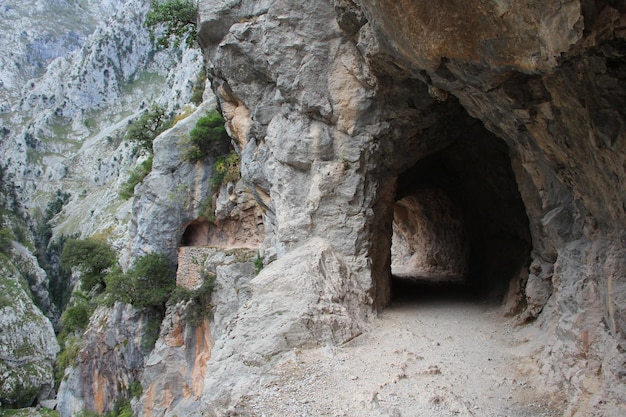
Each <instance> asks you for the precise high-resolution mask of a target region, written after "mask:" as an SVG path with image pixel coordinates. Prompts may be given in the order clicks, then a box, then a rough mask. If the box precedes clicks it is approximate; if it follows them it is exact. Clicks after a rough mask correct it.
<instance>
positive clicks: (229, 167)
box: [211, 151, 241, 192]
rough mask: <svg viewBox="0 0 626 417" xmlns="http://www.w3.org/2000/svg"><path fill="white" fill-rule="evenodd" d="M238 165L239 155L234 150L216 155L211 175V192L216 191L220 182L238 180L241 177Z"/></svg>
mask: <svg viewBox="0 0 626 417" xmlns="http://www.w3.org/2000/svg"><path fill="white" fill-rule="evenodd" d="M240 165H241V161H240V159H239V155H238V154H237V152H235V151H232V152H230V153H229V154H228V155H224V156H220V157H218V158H217V161H215V164H213V176H212V177H211V189H212V190H213V192H217V191H218V190H219V188H220V186H221V185H222V184H226V183H229V182H236V181H237V180H239V178H240V177H241V170H240Z"/></svg>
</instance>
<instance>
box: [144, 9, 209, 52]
mask: <svg viewBox="0 0 626 417" xmlns="http://www.w3.org/2000/svg"><path fill="white" fill-rule="evenodd" d="M197 18H198V6H197V5H196V3H195V2H193V1H191V0H165V1H162V0H152V1H151V2H150V11H149V12H148V15H147V16H146V26H147V27H148V28H151V29H153V30H156V28H157V26H159V25H161V24H163V25H164V26H165V30H164V33H163V34H162V35H161V36H159V37H158V38H157V46H161V47H164V48H169V47H170V43H171V42H173V43H172V45H173V46H174V47H175V48H178V47H179V46H180V44H181V42H182V41H183V40H184V41H185V43H186V44H187V47H192V46H193V44H194V43H195V41H196V23H197Z"/></svg>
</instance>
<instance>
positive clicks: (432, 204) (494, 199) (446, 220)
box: [391, 116, 531, 302]
mask: <svg viewBox="0 0 626 417" xmlns="http://www.w3.org/2000/svg"><path fill="white" fill-rule="evenodd" d="M468 117H469V116H468ZM393 216H394V218H393V237H392V247H391V273H392V280H391V296H392V301H393V300H400V299H402V300H407V299H408V300H428V299H459V298H460V299H471V300H478V301H489V302H502V300H503V297H504V295H505V294H506V292H507V290H508V287H509V283H510V282H511V280H513V279H514V278H516V277H518V276H519V275H520V274H521V273H523V271H525V270H526V269H527V266H528V264H529V259H530V249H531V238H530V232H529V227H528V218H527V216H526V211H525V208H524V204H523V202H522V199H521V196H520V194H519V191H518V187H517V182H516V180H515V176H514V174H513V171H512V168H511V161H510V159H509V155H508V148H507V146H506V144H505V143H504V142H503V141H502V140H501V139H499V138H498V137H496V136H495V135H493V134H492V133H491V132H489V131H488V130H486V129H485V128H484V127H483V125H482V123H480V122H479V121H475V123H472V124H471V125H470V128H469V129H466V130H464V132H463V134H462V135H461V136H460V137H459V138H458V139H457V140H456V141H454V142H453V143H452V145H450V146H448V147H446V148H445V149H443V150H440V151H438V152H436V153H434V154H432V155H430V156H428V157H426V158H424V159H421V160H419V161H418V162H417V163H416V164H415V165H414V166H412V167H410V168H409V169H407V170H405V171H404V172H402V173H401V174H400V175H399V176H398V179H397V192H396V197H395V203H394V210H393Z"/></svg>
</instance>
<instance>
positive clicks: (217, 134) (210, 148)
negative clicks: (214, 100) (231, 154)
mask: <svg viewBox="0 0 626 417" xmlns="http://www.w3.org/2000/svg"><path fill="white" fill-rule="evenodd" d="M229 144H230V138H229V136H228V133H226V127H225V126H224V118H223V117H222V115H221V114H219V113H218V112H217V111H216V110H211V111H210V112H208V113H207V115H206V116H203V117H201V118H199V119H198V121H197V122H196V126H195V127H194V128H193V129H192V130H191V132H189V140H188V141H187V143H184V144H183V145H184V146H185V148H186V149H184V150H183V152H182V159H183V161H189V162H192V163H194V162H198V161H201V160H203V159H204V158H206V157H208V156H209V155H215V156H217V155H223V154H225V153H226V152H227V151H228V147H229Z"/></svg>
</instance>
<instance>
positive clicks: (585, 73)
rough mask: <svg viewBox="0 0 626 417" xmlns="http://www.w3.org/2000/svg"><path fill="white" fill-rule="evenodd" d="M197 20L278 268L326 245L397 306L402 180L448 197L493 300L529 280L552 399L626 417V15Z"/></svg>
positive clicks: (551, 9) (349, 5)
mask: <svg viewBox="0 0 626 417" xmlns="http://www.w3.org/2000/svg"><path fill="white" fill-rule="evenodd" d="M202 3H203V4H202V5H201V8H200V11H201V21H202V23H201V25H200V33H199V40H200V44H201V46H202V48H203V51H204V54H205V57H206V59H207V61H208V69H209V72H210V77H211V79H212V85H213V88H214V90H215V92H216V96H217V98H218V101H219V103H220V106H221V107H222V108H223V109H224V112H225V115H226V116H227V119H228V121H229V127H230V131H231V133H232V134H233V136H235V140H236V142H237V143H238V144H240V146H241V147H242V148H243V151H242V165H243V168H242V172H243V179H244V181H247V182H248V183H249V184H250V185H251V188H252V189H253V193H254V194H255V197H256V198H257V200H258V202H259V204H260V205H262V206H263V207H266V208H267V216H266V220H267V222H268V223H269V225H268V227H267V230H268V231H269V233H268V235H267V237H266V245H267V246H268V247H270V248H271V249H270V250H271V251H274V252H275V253H276V255H277V256H278V261H277V262H279V261H280V259H281V257H283V256H284V257H288V256H290V255H292V254H294V253H297V251H298V248H299V247H300V246H301V245H303V244H305V242H310V241H311V239H314V238H316V237H321V238H323V239H324V240H325V241H326V242H327V243H328V245H330V246H331V247H332V248H333V251H336V252H337V253H340V254H341V255H342V256H343V257H345V259H346V262H347V263H348V264H349V266H350V269H351V270H352V271H354V273H355V274H356V276H357V281H358V282H359V283H360V286H359V288H361V289H362V290H363V292H364V293H367V294H371V295H372V301H373V306H374V307H376V308H382V307H384V306H385V305H386V304H387V303H388V302H389V300H390V294H391V293H390V284H389V277H390V256H389V252H390V251H389V249H390V247H391V240H392V235H393V232H392V223H393V206H394V202H395V199H397V198H399V197H402V196H404V195H405V194H406V193H408V194H411V193H413V192H415V191H413V189H412V188H411V187H410V186H407V182H409V183H410V182H411V181H413V184H414V186H416V185H415V184H417V185H420V184H421V185H422V186H426V187H435V186H439V187H443V188H444V190H445V191H446V192H447V193H448V194H451V195H452V196H453V197H455V198H459V197H460V198H461V200H460V201H461V203H459V201H456V204H460V206H461V207H462V208H463V209H464V211H465V217H464V218H463V222H464V226H465V227H467V228H468V230H469V232H468V235H469V239H470V241H471V242H470V243H471V246H470V247H471V252H470V255H469V257H470V259H469V268H470V272H469V275H472V274H474V275H476V276H478V278H476V279H477V281H475V284H476V285H477V287H479V288H482V287H487V286H489V285H491V284H490V282H492V280H494V279H496V277H498V276H499V277H501V278H499V279H503V280H502V282H501V283H499V284H497V285H496V286H494V287H493V288H492V291H493V292H492V293H489V294H490V295H489V296H488V297H492V296H496V297H497V296H498V294H503V293H504V292H505V289H506V287H507V286H508V285H509V282H508V280H509V279H517V280H518V281H515V282H519V283H520V286H519V288H520V291H521V299H522V301H521V304H519V307H523V306H524V305H528V307H527V308H528V311H527V312H526V316H527V317H535V316H538V319H539V320H538V324H537V325H540V324H539V323H546V322H549V323H550V326H551V327H549V328H550V329H554V330H552V332H551V333H550V335H551V337H550V338H549V341H548V343H547V344H546V345H544V346H537V349H538V350H540V351H543V352H544V354H543V359H542V360H543V363H544V364H545V366H546V367H550V368H551V371H550V372H546V375H547V376H548V379H549V381H550V383H552V384H563V386H566V387H568V388H567V389H568V390H572V391H571V392H572V396H571V397H570V398H571V400H572V404H573V405H572V407H573V409H575V408H579V409H581V410H591V409H593V408H594V407H596V406H598V407H600V406H599V405H598V404H599V403H598V402H597V401H599V400H597V399H598V398H602V400H601V401H602V402H603V403H602V404H603V405H602V406H601V407H600V408H599V409H600V410H605V412H606V413H607V415H614V413H615V412H616V411H615V410H617V409H619V403H620V401H621V400H622V399H623V398H620V397H621V396H620V395H616V394H615V393H616V392H617V391H619V389H622V388H623V386H624V385H623V382H620V377H619V376H618V375H620V374H619V371H618V370H617V369H616V368H615V367H614V366H613V367H611V366H609V365H608V364H607V363H605V361H609V360H610V361H615V362H611V363H617V362H620V360H618V359H616V358H617V357H618V356H620V354H617V353H615V352H618V351H619V349H618V350H616V349H617V346H619V345H623V343H624V339H623V334H624V329H623V328H622V327H623V317H624V315H625V311H624V308H625V303H624V299H623V297H622V295H623V293H624V280H623V279H622V278H620V277H624V276H625V275H624V265H623V262H622V261H620V259H623V251H624V246H623V234H624V229H625V226H626V216H625V215H624V210H622V208H623V205H624V201H625V194H624V190H623V189H622V188H621V187H619V186H617V184H621V183H622V182H623V180H624V178H623V177H624V176H625V175H626V174H625V171H624V169H623V166H622V165H623V164H622V159H623V153H624V146H623V144H624V143H625V142H624V128H623V126H624V122H623V119H624V115H623V111H622V110H623V103H622V100H621V97H622V95H623V94H622V90H623V88H622V84H621V82H622V80H623V74H622V72H621V70H620V68H622V66H623V62H624V56H626V53H625V51H624V48H623V32H622V31H621V29H620V28H622V23H621V22H622V21H623V13H624V10H623V7H622V6H621V3H620V4H619V5H612V4H611V5H608V4H604V3H602V4H601V3H599V2H578V1H574V2H567V3H564V4H558V5H555V4H552V3H550V4H548V3H546V4H538V3H536V2H526V1H522V2H517V3H507V2H498V1H495V2H491V1H489V2H488V1H482V0H476V1H474V2H471V4H468V5H464V6H463V8H462V9H460V8H459V7H458V5H455V4H452V3H449V4H448V3H446V4H433V3H429V2H421V1H419V2H413V1H401V2H397V1H376V2H374V1H369V0H362V1H340V0H337V1H333V2H330V1H321V0H320V1H311V2H306V4H302V3H301V2H292V1H271V2H262V3H256V2H248V1H242V2H232V3H228V2H211V3H210V5H209V2H202ZM253 4H254V5H255V6H253ZM257 4H258V7H257V6H256V5H257ZM468 115H469V116H471V117H473V118H476V119H479V120H480V122H482V123H479V124H478V125H479V126H478V127H477V124H476V122H475V121H472V120H473V119H471V118H470V117H469V116H468ZM482 125H484V127H486V129H487V131H488V132H487V131H481V130H480V129H482ZM477 137H479V138H480V139H477ZM474 143H476V146H474V147H473V146H472V144H474ZM451 144H461V145H458V146H459V147H460V148H457V151H450V150H449V149H452V148H451V147H450V145H451ZM455 146H457V145H455ZM458 149H462V151H460V152H459V151H458ZM490 149H496V151H491V150H490ZM438 152H439V153H438ZM499 155H500V156H499ZM502 155H505V156H506V158H504V157H502ZM471 158H475V159H474V161H475V162H472V163H473V164H474V165H471V164H469V163H467V165H466V162H463V161H465V160H468V159H471ZM498 158H500V159H499V160H500V161H501V162H498V163H495V162H494V163H493V165H490V164H491V163H492V161H495V160H496V159H498ZM509 158H510V159H509ZM481 161H482V162H481ZM507 161H508V162H507ZM437 162H439V163H440V164H439V166H437ZM507 164H508V166H507ZM437 178H440V180H437ZM438 181H439V182H438ZM446 181H447V182H446ZM481 183H482V184H486V185H485V187H484V189H486V190H487V191H482V190H481V189H480V187H479V186H478V184H481ZM409 185H410V184H409ZM396 187H397V188H396ZM464 187H465V188H466V189H467V190H469V191H466V192H463V191H460V190H462V189H463V188H464ZM489 192H493V194H489ZM455 193H456V195H455ZM472 193H473V194H472ZM512 213H515V214H512ZM489 218H493V219H496V220H495V221H494V222H493V223H490V222H489ZM531 249H532V251H531ZM293 256H296V255H293ZM302 261H303V262H304V258H302ZM531 265H533V266H532V267H531V269H530V274H529V271H528V268H529V266H531ZM551 271H553V272H551ZM513 277H517V278H513ZM282 279H283V280H286V281H287V282H288V281H289V280H290V279H291V278H290V277H289V276H288V274H285V276H283V278H282ZM255 297H257V293H254V292H253V295H252V298H251V303H254V302H255ZM258 297H262V296H261V295H260V294H259V295H258ZM306 297H307V291H306V290H304V291H302V293H301V294H300V295H299V297H298V298H302V299H306ZM546 303H547V304H546ZM546 305H550V306H552V308H551V309H550V308H549V309H547V310H546V311H545V312H544V310H543V309H544V308H545V306H546ZM242 317H243V316H242ZM278 322H280V320H278V321H277V323H278ZM237 326H243V327H242V328H245V326H246V325H245V321H244V322H241V323H237V324H235V325H234V327H233V331H236V330H235V329H237ZM546 331H548V330H546ZM275 332H277V333H279V334H280V330H279V329H278V327H277V328H275ZM304 340H307V339H306V338H304ZM609 341H610V342H609ZM249 345H250V346H254V342H253V343H250V344H249ZM219 346H221V342H220V341H219V340H217V341H216V349H217V348H218V347H219ZM220 349H221V348H220ZM615 355H617V356H615ZM221 357H222V356H221V355H220V354H218V355H215V356H214V360H215V361H216V362H215V365H214V366H218V365H217V362H218V361H219V360H221ZM218 358H220V359H218ZM575 358H586V359H575ZM607 358H611V359H607ZM622 359H623V358H622ZM594 363H595V364H597V366H596V365H593V364H594ZM602 363H604V366H600V364H602ZM560 364H567V365H564V366H561V365H560ZM573 374H575V375H577V377H573ZM232 384H233V387H237V386H238V385H237V382H233V383H232ZM207 386H210V384H207ZM620 387H622V388H620ZM216 389H217V388H216ZM244 391H245V389H243V388H233V389H232V390H231V394H232V395H233V397H232V398H233V399H231V400H229V401H231V402H234V401H236V400H235V399H234V398H235V397H237V395H241V394H242V393H243V392H244ZM220 392H221V391H220ZM211 395H213V394H211V392H210V390H207V396H208V397H207V398H209V399H210V398H217V397H219V395H217V394H215V395H214V396H213V397H211ZM594 401H595V402H594ZM227 403H228V401H226V402H225V403H224V404H227ZM598 412H600V413H602V412H603V411H598ZM611 413H613V414H611Z"/></svg>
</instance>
